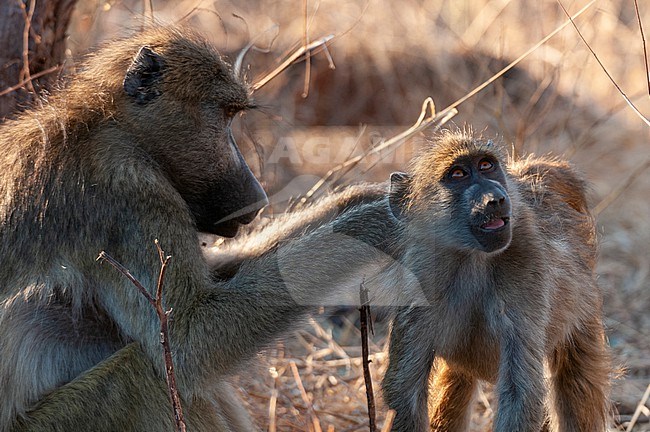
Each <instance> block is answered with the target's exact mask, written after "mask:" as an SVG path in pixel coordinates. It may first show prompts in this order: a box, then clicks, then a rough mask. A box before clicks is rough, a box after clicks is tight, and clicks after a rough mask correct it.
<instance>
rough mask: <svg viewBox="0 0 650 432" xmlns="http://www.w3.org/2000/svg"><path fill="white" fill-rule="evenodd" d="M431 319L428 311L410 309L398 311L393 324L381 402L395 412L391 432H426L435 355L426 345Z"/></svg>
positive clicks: (427, 309) (425, 309)
mask: <svg viewBox="0 0 650 432" xmlns="http://www.w3.org/2000/svg"><path fill="white" fill-rule="evenodd" d="M431 318H432V317H431V310H430V309H429V308H426V307H413V308H402V309H400V310H399V311H398V312H397V316H396V318H395V319H394V320H393V327H392V329H391V334H390V347H389V358H390V361H389V364H388V370H387V371H386V374H385V376H384V381H383V383H382V388H383V394H384V399H385V400H386V403H387V404H388V406H389V407H390V408H391V409H394V410H395V411H396V417H395V421H394V422H393V429H392V430H393V431H397V432H407V431H411V432H426V431H428V430H429V418H428V409H427V396H428V388H429V374H430V372H431V366H432V365H433V360H434V357H435V353H434V349H433V347H432V346H429V344H428V343H427V341H429V340H431V338H430V337H429V336H430V334H429V332H430V329H431V328H430V327H429V326H427V325H426V322H427V321H428V320H430V319H431ZM405 395H410V396H408V397H405Z"/></svg>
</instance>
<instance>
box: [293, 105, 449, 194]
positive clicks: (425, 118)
mask: <svg viewBox="0 0 650 432" xmlns="http://www.w3.org/2000/svg"><path fill="white" fill-rule="evenodd" d="M457 113H458V110H456V109H455V108H451V109H447V110H445V111H444V112H442V113H440V114H436V107H435V104H434V103H433V99H431V98H430V97H429V98H426V99H425V101H424V102H423V103H422V110H421V111H420V117H419V118H418V119H417V121H416V122H415V123H414V124H413V126H411V127H410V128H408V129H407V130H405V131H403V132H401V133H399V134H398V135H395V136H394V137H392V138H390V139H389V140H386V141H384V142H382V143H381V144H379V145H378V146H376V147H373V148H372V149H370V150H368V151H367V152H365V153H363V154H361V155H359V156H355V157H353V158H352V159H348V160H346V161H345V162H343V163H342V164H340V165H337V166H336V167H334V168H332V169H331V170H329V171H328V172H327V173H326V174H325V176H323V177H322V178H321V179H320V180H319V181H318V182H316V184H315V185H314V186H313V187H312V188H311V189H309V191H307V193H306V194H305V195H304V196H303V197H302V198H301V199H300V205H304V204H305V203H306V202H307V201H308V200H310V199H311V197H312V196H314V194H315V193H316V192H318V190H320V188H321V187H323V185H324V184H325V183H326V182H327V181H328V180H329V179H330V178H331V177H332V176H333V175H334V174H335V173H337V172H338V171H340V170H343V169H348V170H350V169H352V168H353V167H355V166H356V165H358V164H359V162H361V161H362V160H363V159H364V158H366V157H367V156H370V155H373V154H379V153H380V152H381V151H383V150H386V149H389V148H391V147H397V146H399V145H400V144H402V143H403V142H404V141H406V140H407V139H409V138H411V137H412V136H414V135H415V134H417V133H419V132H421V131H423V130H424V129H427V128H428V127H431V126H435V127H434V129H438V128H440V127H441V126H442V125H444V124H445V123H447V122H448V121H449V120H451V118H452V117H453V116H455V115H456V114H457Z"/></svg>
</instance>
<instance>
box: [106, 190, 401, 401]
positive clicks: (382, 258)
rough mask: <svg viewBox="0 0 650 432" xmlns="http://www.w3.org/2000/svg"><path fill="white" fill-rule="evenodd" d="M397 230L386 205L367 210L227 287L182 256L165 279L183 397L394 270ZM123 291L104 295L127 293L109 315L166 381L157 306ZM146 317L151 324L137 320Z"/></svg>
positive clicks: (246, 269) (269, 258) (250, 267)
mask: <svg viewBox="0 0 650 432" xmlns="http://www.w3.org/2000/svg"><path fill="white" fill-rule="evenodd" d="M396 225H397V223H396V221H395V220H394V219H393V218H392V216H391V215H390V213H389V211H388V205H387V203H385V202H377V203H371V204H364V205H362V206H359V207H355V208H354V209H351V210H349V211H347V212H344V213H343V214H342V215H341V216H339V217H338V218H335V219H334V220H333V221H332V222H331V223H329V224H326V225H324V226H322V227H320V228H318V229H316V230H314V231H313V232H312V233H310V234H308V235H305V236H302V237H299V238H296V239H295V240H293V241H290V242H287V243H286V244H282V245H280V246H279V247H278V248H276V249H274V250H273V251H272V252H270V253H268V254H266V255H264V256H262V257H260V258H259V259H256V260H252V261H250V262H247V263H246V264H245V265H244V266H243V267H242V269H241V270H240V271H239V272H238V273H237V274H236V275H235V277H233V278H232V279H230V280H228V281H224V282H211V281H210V277H209V275H208V274H207V268H205V269H204V270H205V272H206V273H204V274H201V273H198V274H192V273H191V272H189V271H188V269H184V268H183V266H184V265H188V266H189V265H190V264H189V263H188V262H187V261H188V260H187V258H186V257H178V260H177V261H176V262H173V264H172V265H171V267H170V268H169V270H168V273H167V275H166V280H165V286H166V287H170V289H169V290H168V291H165V294H168V295H167V296H166V297H165V304H166V307H167V308H172V309H173V313H172V322H171V325H170V333H171V334H170V338H171V344H172V352H173V354H174V358H175V363H176V370H177V374H178V378H179V387H180V389H181V392H184V393H183V394H185V395H186V396H188V397H189V396H190V395H192V394H193V392H194V391H195V390H197V389H198V388H200V387H201V386H202V385H203V386H204V385H205V384H204V383H205V381H206V380H210V381H212V380H214V379H215V378H216V377H220V376H223V375H224V374H227V373H231V372H234V371H236V370H237V368H238V367H240V366H241V364H242V362H243V361H244V360H246V359H248V358H250V357H252V356H253V355H254V354H255V353H257V352H258V351H259V350H260V349H261V348H263V347H265V346H266V345H267V344H268V343H270V342H271V341H273V340H274V339H275V338H276V337H277V336H278V335H280V334H282V333H284V332H286V331H287V330H288V329H290V328H291V327H292V326H294V325H295V322H296V320H297V319H298V318H300V317H302V316H304V315H305V314H307V313H308V312H309V311H312V310H314V309H315V308H316V307H317V306H319V305H321V304H322V303H323V301H324V300H325V299H326V298H336V295H337V294H339V293H341V291H342V290H344V288H346V287H347V288H350V289H352V290H354V292H355V293H356V292H358V287H359V283H360V282H361V280H362V278H363V277H364V276H371V275H372V273H373V272H374V271H375V270H376V269H378V268H381V267H382V266H384V265H387V261H386V260H388V259H390V258H388V256H387V255H385V254H383V253H382V252H381V251H380V250H379V249H378V247H382V245H383V244H385V243H387V242H389V241H390V239H391V238H392V237H393V234H392V233H394V232H395V230H396ZM163 244H164V243H163ZM140 254H142V252H140ZM175 259H176V257H175ZM125 265H127V266H128V263H126V264H125ZM147 266H148V267H149V268H146V267H145V268H140V269H139V271H138V272H137V273H134V274H147V273H149V274H152V273H153V272H155V268H156V264H155V261H153V262H151V261H150V262H149V263H148V264H147ZM152 269H154V270H153V272H152ZM109 270H112V269H109ZM195 270H196V269H195ZM112 271H113V270H112ZM113 272H114V271H113ZM115 273H116V272H115ZM116 278H117V279H116V280H118V281H119V280H120V278H121V279H126V278H124V277H123V276H122V275H116ZM116 285H117V286H118V287H119V289H115V290H106V292H104V293H102V294H104V295H106V296H108V295H113V296H114V295H115V294H114V292H115V291H117V292H118V293H122V295H123V297H118V298H106V299H105V300H104V303H105V307H106V309H107V311H108V312H109V313H110V315H111V316H113V317H114V319H116V321H118V323H119V325H120V327H121V328H123V329H126V331H127V335H128V336H129V337H131V338H133V339H135V340H137V341H138V342H140V343H141V345H142V346H143V348H144V349H145V351H146V353H147V355H148V356H149V358H150V359H152V362H153V363H154V364H155V365H156V366H157V368H158V370H159V373H160V375H161V376H162V375H163V371H164V365H163V364H162V360H161V355H160V344H159V340H158V339H159V338H158V331H159V330H158V325H157V319H156V318H155V316H154V314H153V312H152V308H151V306H150V305H148V304H147V303H146V301H144V299H142V298H141V297H142V296H141V295H140V294H139V293H137V291H136V290H135V288H134V287H132V286H128V281H126V282H125V281H122V282H116ZM120 285H122V286H120ZM171 287H173V289H171ZM146 314H148V315H150V317H148V318H147V319H146V320H133V316H140V317H142V316H146Z"/></svg>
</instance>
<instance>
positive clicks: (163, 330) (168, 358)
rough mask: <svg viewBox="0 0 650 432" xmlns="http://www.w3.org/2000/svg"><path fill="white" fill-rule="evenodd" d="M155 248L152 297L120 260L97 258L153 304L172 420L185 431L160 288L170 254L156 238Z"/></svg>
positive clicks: (170, 311) (105, 255) (168, 313)
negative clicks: (157, 267)
mask: <svg viewBox="0 0 650 432" xmlns="http://www.w3.org/2000/svg"><path fill="white" fill-rule="evenodd" d="M155 243H156V248H157V250H158V256H159V257H160V273H159V274H158V283H157V285H156V297H155V298H154V297H152V296H151V294H149V291H147V289H146V288H145V287H144V285H142V283H140V281H139V280H138V279H136V278H135V276H133V275H132V274H131V272H130V271H129V269H127V268H126V267H124V266H123V265H122V264H121V263H120V262H118V261H117V260H116V259H115V258H113V257H112V256H110V255H109V254H107V253H106V252H105V251H101V252H100V253H99V256H98V257H97V260H98V261H100V260H103V261H107V262H108V263H109V264H110V265H112V266H113V267H114V268H115V269H117V271H119V272H120V273H122V274H123V275H124V276H126V278H127V279H129V280H130V281H131V283H133V285H135V287H136V288H137V289H138V290H139V291H140V293H141V294H142V295H143V296H144V297H145V298H146V299H147V301H148V302H149V304H151V306H153V308H154V309H155V310H156V315H158V319H159V320H160V344H161V345H162V347H163V357H164V359H165V372H166V377H167V388H168V389H169V398H170V400H171V403H172V407H173V409H174V422H175V423H176V430H177V431H178V432H185V431H186V426H185V419H184V416H183V407H182V406H181V398H180V396H179V395H178V386H177V385H176V374H175V373H174V362H173V359H172V351H171V348H170V346H169V316H170V314H171V313H172V309H169V310H165V308H164V307H163V304H162V289H163V282H164V280H165V272H166V270H167V267H168V266H169V261H170V260H171V258H172V257H171V256H169V255H165V252H164V251H163V250H162V248H161V247H160V244H159V243H158V240H157V239H156V240H155Z"/></svg>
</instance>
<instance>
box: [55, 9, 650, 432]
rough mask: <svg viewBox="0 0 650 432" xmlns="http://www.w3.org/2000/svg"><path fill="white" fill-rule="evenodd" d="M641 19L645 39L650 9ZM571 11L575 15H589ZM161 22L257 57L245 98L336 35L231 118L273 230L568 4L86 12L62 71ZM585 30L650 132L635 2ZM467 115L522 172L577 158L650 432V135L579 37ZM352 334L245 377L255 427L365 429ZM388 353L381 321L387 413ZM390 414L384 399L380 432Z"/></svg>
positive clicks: (339, 318) (250, 63)
mask: <svg viewBox="0 0 650 432" xmlns="http://www.w3.org/2000/svg"><path fill="white" fill-rule="evenodd" d="M639 3H640V4H639V5H638V6H639V8H640V10H639V17H640V19H641V22H642V23H643V24H644V25H645V29H647V30H646V31H647V33H650V4H648V3H647V2H639ZM562 4H563V6H564V7H565V8H566V9H567V10H568V11H569V13H575V12H577V11H578V10H579V9H580V8H582V7H583V6H585V5H586V4H587V1H586V0H580V1H569V0H563V3H562ZM151 9H153V17H154V19H155V21H156V22H158V23H162V24H169V23H178V22H183V23H185V24H186V25H189V26H191V27H193V28H196V29H198V30H200V31H201V32H202V33H204V34H205V35H206V36H207V37H208V38H209V39H210V40H212V41H213V42H214V43H215V45H216V46H217V47H218V48H219V49H220V50H221V51H222V52H223V54H224V55H225V56H227V57H228V58H229V59H230V61H231V62H232V61H234V60H235V59H236V57H237V55H238V54H239V53H240V52H241V50H242V48H243V47H245V46H247V45H248V44H249V43H250V44H253V46H252V48H251V49H250V50H249V52H248V53H247V55H246V56H245V58H244V60H243V69H244V71H245V76H246V79H247V80H248V81H249V82H251V83H254V82H257V80H259V78H260V77H262V76H264V75H265V74H266V73H268V72H269V71H270V70H272V69H273V68H274V67H276V66H277V65H279V64H280V62H281V61H282V60H283V59H285V58H286V57H287V55H288V54H290V53H291V52H292V51H293V50H295V49H296V48H298V47H299V46H300V45H301V44H303V43H304V42H305V40H306V39H307V40H308V41H309V42H311V41H314V40H318V39H320V38H322V37H325V36H328V35H333V36H334V37H333V39H332V40H331V41H330V42H329V43H328V50H327V52H325V51H323V50H321V51H320V52H317V53H314V54H313V55H312V56H310V60H309V68H308V67H307V66H306V62H304V61H303V62H301V63H298V64H295V65H293V66H291V67H290V68H288V69H286V70H285V71H284V72H283V73H282V74H280V75H279V76H278V77H277V78H275V79H274V80H273V81H271V82H270V83H269V84H267V85H265V86H264V87H262V88H261V89H259V90H258V91H256V92H255V95H254V96H255V99H256V100H257V102H258V103H259V105H260V108H259V109H258V110H256V111H253V112H249V113H247V114H245V115H244V116H243V117H241V118H239V119H238V120H237V124H236V132H237V136H236V138H237V139H238V142H239V144H240V147H242V149H243V150H244V151H245V153H246V155H247V160H248V161H249V163H250V164H251V166H252V167H253V168H254V170H255V171H256V173H257V174H258V176H259V177H260V178H261V179H262V180H263V181H264V184H265V187H266V189H267V190H268V191H269V195H270V196H272V205H271V207H270V208H269V209H268V210H266V216H268V215H269V214H271V213H273V212H276V213H277V212H281V211H284V210H285V209H286V208H287V206H288V205H291V202H292V200H295V199H296V198H297V197H300V196H301V195H303V194H304V193H305V192H306V191H307V190H309V188H311V187H312V186H313V185H314V184H315V183H316V181H318V179H319V178H321V177H322V176H323V175H324V174H326V173H327V172H328V171H329V170H330V169H332V168H335V167H336V166H337V165H339V164H341V163H343V162H345V161H346V160H349V159H350V158H352V157H354V156H356V155H361V154H363V153H364V152H366V151H368V150H369V149H371V148H372V147H373V146H376V145H378V144H379V143H381V142H382V140H383V139H386V138H390V137H391V136H394V135H396V134H398V133H400V132H402V131H404V130H406V129H407V128H408V127H410V125H412V124H413V123H414V122H415V121H416V120H417V118H418V116H419V115H420V110H421V106H422V102H423V101H424V99H425V98H426V97H429V96H430V97H432V98H433V100H434V102H435V105H436V107H437V109H438V111H440V110H442V109H444V108H445V107H447V106H449V105H450V104H452V103H454V102H455V101H457V100H459V99H461V98H462V97H463V96H465V95H466V94H467V93H468V92H470V91H471V90H472V89H474V88H475V87H476V86H478V85H479V84H481V83H482V82H484V81H485V80H487V79H489V78H490V77H491V76H493V75H494V74H495V73H496V72H498V71H499V70H501V69H502V68H503V67H504V66H506V65H507V64H509V63H510V62H511V61H512V60H514V59H515V58H517V57H518V56H520V55H521V54H523V53H524V52H526V51H527V50H528V49H529V48H531V47H532V46H533V45H535V44H536V43H537V42H538V41H540V40H541V39H542V38H544V37H545V36H546V35H548V34H550V33H551V32H552V31H554V30H555V29H556V28H557V27H559V26H560V25H562V24H563V23H565V22H566V21H567V16H566V15H565V13H564V12H563V10H562V8H561V6H560V4H559V3H558V2H557V1H556V0H540V1H525V0H424V1H415V0H401V1H399V2H391V1H388V0H369V1H333V0H330V1H328V0H321V1H316V0H308V1H279V0H278V1H273V0H250V1H246V2H237V1H234V0H233V1H225V0H224V1H221V0H217V1H209V0H204V1H202V0H177V1H172V0H169V1H166V0H154V1H144V2H143V1H142V0H109V1H106V0H78V1H77V2H76V6H75V8H74V9H73V10H72V15H71V18H70V25H69V27H68V37H67V39H66V43H65V56H64V57H65V67H64V69H67V70H74V68H75V65H76V64H77V63H78V62H79V61H80V60H81V59H83V55H84V53H86V52H88V51H89V50H91V49H92V47H94V46H96V45H98V44H101V43H107V41H110V40H111V39H112V38H115V37H120V36H124V35H128V34H130V33H132V32H133V31H136V30H137V29H139V28H141V26H142V25H143V22H145V20H146V19H147V17H150V16H151ZM575 24H576V25H577V27H578V28H579V30H580V32H581V33H582V35H583V36H584V38H585V39H586V41H587V42H588V44H589V45H590V46H591V48H592V49H593V50H594V51H595V53H596V54H597V56H598V57H599V58H600V60H601V61H602V63H603V65H604V66H605V68H606V69H607V71H608V72H609V74H611V76H612V77H613V79H614V80H615V81H616V83H617V84H618V85H619V86H620V88H621V91H622V92H624V93H625V94H626V95H628V96H629V98H630V99H631V100H632V101H633V103H634V104H635V105H636V106H637V107H638V108H639V110H640V112H641V113H645V115H646V116H650V93H649V89H648V75H647V71H646V67H645V64H644V40H643V38H642V37H641V35H640V32H639V22H638V17H637V14H636V13H635V3H634V1H633V0H597V1H596V2H595V3H594V4H593V5H592V6H591V7H590V8H589V9H588V10H587V11H586V12H585V13H584V14H583V15H581V16H580V17H578V18H577V19H576V21H575ZM647 33H646V34H647ZM108 43H110V42H108ZM328 54H329V55H331V58H329V57H328ZM58 72H59V73H61V71H58ZM457 108H458V111H459V113H458V114H457V115H456V116H455V117H454V118H453V119H452V121H451V122H449V123H447V124H446V125H445V127H455V126H457V127H465V125H471V127H472V128H473V130H474V131H475V132H476V133H482V134H484V135H486V136H490V137H498V138H499V139H500V140H501V141H503V142H504V143H506V145H507V146H508V148H510V149H511V153H512V155H513V156H515V157H516V156H521V155H525V154H528V153H537V154H543V153H549V152H550V153H553V154H555V155H558V156H562V157H565V158H568V159H569V160H571V161H572V162H573V163H574V164H575V165H576V166H577V167H578V168H579V169H580V170H581V171H582V172H584V173H585V174H586V176H587V178H588V179H589V181H590V182H591V184H592V191H591V196H590V202H591V205H592V208H593V209H594V211H595V212H596V213H597V217H598V227H599V228H598V231H599V235H600V239H601V256H600V260H599V264H598V268H597V271H598V274H599V283H600V286H601V287H602V289H603V290H604V292H605V304H604V308H605V316H606V322H605V324H606V327H607V334H608V337H609V342H610V345H611V347H612V350H613V352H614V354H615V360H616V363H617V365H618V366H620V367H621V370H622V374H621V376H620V377H618V378H616V380H615V381H614V385H613V392H612V398H613V400H614V401H615V404H616V409H617V412H618V415H619V416H618V417H617V421H618V427H617V430H625V429H626V427H628V426H629V422H630V420H631V419H632V417H633V414H634V412H635V410H639V411H640V416H639V417H638V419H637V420H636V421H635V424H636V425H635V426H634V429H633V430H635V431H650V426H649V423H648V422H649V421H650V409H648V407H649V406H650V404H648V403H646V406H645V407H643V404H642V403H641V402H643V401H642V396H643V394H644V391H645V390H646V388H647V387H648V385H649V383H650V274H649V272H650V253H649V252H650V246H649V244H650V217H649V215H650V170H649V169H648V167H649V166H650V140H649V137H650V127H648V125H646V124H645V123H644V122H643V121H642V119H640V118H639V117H638V116H637V115H636V114H635V113H634V112H633V110H632V109H631V108H630V107H629V106H628V105H627V104H626V102H625V101H624V99H623V97H622V95H621V93H620V91H619V90H617V89H616V87H615V86H614V85H613V84H612V82H611V81H610V79H609V78H608V77H607V75H606V74H605V73H604V72H603V70H602V68H601V67H600V66H599V64H598V62H597V61H596V59H595V57H594V55H593V54H592V53H591V52H590V51H589V49H588V47H587V46H586V45H585V43H584V42H583V41H582V40H581V39H580V37H579V35H578V33H577V32H576V30H575V29H574V28H573V27H572V26H571V25H569V26H567V27H566V28H564V29H563V30H562V31H560V32H559V33H558V34H557V35H555V36H554V37H553V38H552V39H550V40H549V41H548V42H547V43H545V44H544V45H542V46H541V47H539V48H538V49H537V50H535V51H534V52H532V54H530V55H529V56H527V57H526V58H525V59H524V60H523V61H521V62H520V63H519V64H518V65H517V66H516V67H515V68H513V69H511V70H510V71H508V72H507V73H506V74H505V75H503V76H502V77H501V78H499V79H497V80H496V81H494V82H493V83H492V84H490V85H489V86H488V87H487V88H485V89H484V90H482V91H481V92H479V93H478V94H477V95H475V96H473V97H471V98H469V99H468V100H466V101H465V102H463V103H461V104H460V105H459V106H458V107H457ZM428 133H430V132H426V131H425V132H424V133H423V134H416V135H415V136H413V137H412V138H411V139H409V140H408V141H407V142H406V143H404V144H402V145H400V146H399V147H398V148H397V149H396V150H395V151H391V152H381V153H380V154H378V155H373V156H369V157H365V158H363V159H362V160H361V162H360V163H359V164H358V165H356V166H355V167H354V169H352V170H350V171H349V172H347V173H346V175H345V176H339V175H335V176H334V179H335V180H336V181H335V182H332V183H328V184H326V186H325V187H324V188H322V189H321V190H320V192H323V191H325V190H327V189H328V188H331V187H333V186H335V185H337V184H345V183H350V182H357V181H364V180H369V181H383V180H386V179H387V178H388V175H389V173H390V172H392V171H396V170H405V169H407V168H408V162H409V160H410V158H411V157H412V155H413V154H414V153H416V152H417V151H418V148H420V147H421V146H422V145H423V143H424V142H425V140H426V139H427V136H428ZM429 136H430V135H429ZM339 174H340V172H339ZM339 177H340V178H339ZM210 241H212V240H210ZM357 320H358V311H356V310H352V311H347V312H340V313H338V314H337V315H336V317H335V319H317V320H315V321H312V322H310V324H309V325H308V326H307V328H306V330H303V331H299V332H296V334H295V335H294V336H295V337H291V338H289V339H287V340H286V341H284V342H281V343H278V344H277V346H275V347H272V348H271V349H269V350H268V351H266V352H265V353H263V354H261V355H260V359H259V361H258V362H256V363H255V365H254V366H252V367H251V368H250V370H249V371H248V372H247V373H246V374H242V375H241V376H240V377H238V381H239V383H240V385H241V389H242V390H241V391H242V395H243V396H244V398H245V399H246V400H247V401H248V403H249V407H250V410H251V412H252V413H253V414H254V416H255V418H256V419H257V421H258V424H259V425H260V427H262V428H263V429H270V430H281V431H294V430H295V431H306V430H317V426H315V425H316V423H318V424H319V425H320V427H321V428H322V430H328V431H329V430H331V431H356V430H367V415H366V411H367V407H366V394H365V388H364V384H363V375H362V371H361V366H360V337H359V333H358V330H357V323H356V321H357ZM385 340H386V324H385V323H383V322H378V323H377V325H376V332H375V335H374V336H373V337H372V342H371V351H372V352H373V363H372V364H371V366H372V368H373V373H374V374H375V375H374V377H375V393H376V396H377V397H379V393H380V392H379V380H380V379H381V376H382V372H383V368H384V367H385V363H386V358H385V354H384V352H383V347H384V344H385ZM292 362H293V363H294V364H295V365H297V370H298V372H299V375H298V376H295V375H294V374H293V373H292V369H291V363H292ZM300 386H304V388H305V391H306V395H305V394H302V393H301V391H300ZM493 408H494V401H493V399H492V397H491V394H490V388H489V386H484V387H483V388H482V389H481V392H480V393H479V395H478V397H477V401H476V407H475V410H474V413H473V417H472V419H473V422H472V428H473V429H472V430H473V431H486V430H489V428H490V425H491V413H492V409H493ZM385 414H386V409H385V407H384V406H383V405H382V404H381V401H379V403H378V419H379V423H380V425H381V424H382V422H383V419H384V417H385Z"/></svg>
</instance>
